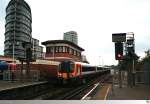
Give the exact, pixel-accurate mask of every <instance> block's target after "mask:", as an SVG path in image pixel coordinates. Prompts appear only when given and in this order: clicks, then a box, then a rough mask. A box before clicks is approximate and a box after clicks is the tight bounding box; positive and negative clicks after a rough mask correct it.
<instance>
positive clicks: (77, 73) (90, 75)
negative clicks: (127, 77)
mask: <svg viewBox="0 0 150 104" xmlns="http://www.w3.org/2000/svg"><path fill="white" fill-rule="evenodd" d="M106 74H110V68H109V67H102V66H95V65H90V64H87V63H83V62H74V61H61V62H60V64H59V68H58V75H57V76H58V80H59V82H61V83H68V82H69V83H70V82H77V83H82V84H84V83H86V82H87V81H89V80H91V79H94V78H97V77H99V76H101V75H106Z"/></svg>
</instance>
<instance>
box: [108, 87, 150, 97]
mask: <svg viewBox="0 0 150 104" xmlns="http://www.w3.org/2000/svg"><path fill="white" fill-rule="evenodd" d="M107 99H108V100H150V85H144V84H137V85H135V86H133V87H129V86H127V85H124V86H122V88H120V87H119V86H118V85H114V86H113V91H112V90H111V93H109V94H108V96H107Z"/></svg>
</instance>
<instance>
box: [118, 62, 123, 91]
mask: <svg viewBox="0 0 150 104" xmlns="http://www.w3.org/2000/svg"><path fill="white" fill-rule="evenodd" d="M119 63H120V61H119V60H118V64H119ZM119 88H122V78H121V69H120V68H119Z"/></svg>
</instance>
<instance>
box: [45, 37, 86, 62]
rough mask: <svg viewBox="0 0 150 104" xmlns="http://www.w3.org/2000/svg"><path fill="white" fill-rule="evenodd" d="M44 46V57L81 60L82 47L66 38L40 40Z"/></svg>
mask: <svg viewBox="0 0 150 104" xmlns="http://www.w3.org/2000/svg"><path fill="white" fill-rule="evenodd" d="M42 45H45V46H46V54H45V59H47V60H55V61H61V60H72V61H82V58H81V53H82V51H84V49H83V48H81V47H79V46H78V45H76V44H74V43H72V42H70V41H67V40H49V41H45V42H42Z"/></svg>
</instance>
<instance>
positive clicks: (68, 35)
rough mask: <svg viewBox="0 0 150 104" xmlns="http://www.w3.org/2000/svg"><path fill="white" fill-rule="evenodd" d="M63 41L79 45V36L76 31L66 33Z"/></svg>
mask: <svg viewBox="0 0 150 104" xmlns="http://www.w3.org/2000/svg"><path fill="white" fill-rule="evenodd" d="M63 39H64V40H68V41H70V42H73V43H75V44H78V36H77V33H76V32H75V31H69V32H66V33H64V37H63Z"/></svg>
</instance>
